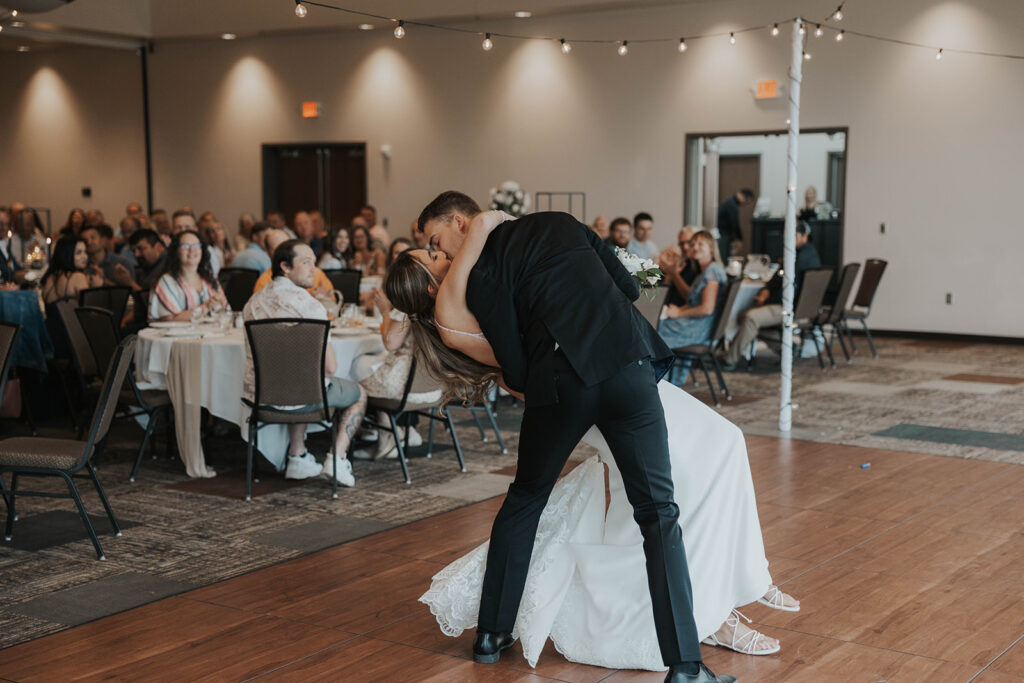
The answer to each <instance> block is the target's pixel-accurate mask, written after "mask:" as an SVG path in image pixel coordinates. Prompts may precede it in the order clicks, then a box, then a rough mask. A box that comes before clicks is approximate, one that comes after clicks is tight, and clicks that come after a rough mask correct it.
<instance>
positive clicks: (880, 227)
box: [878, 223, 885, 235]
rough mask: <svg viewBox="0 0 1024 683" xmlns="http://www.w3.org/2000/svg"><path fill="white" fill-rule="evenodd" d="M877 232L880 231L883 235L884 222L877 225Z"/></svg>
mask: <svg viewBox="0 0 1024 683" xmlns="http://www.w3.org/2000/svg"><path fill="white" fill-rule="evenodd" d="M878 232H880V233H882V234H883V235H884V234H885V223H882V224H881V225H879V226H878Z"/></svg>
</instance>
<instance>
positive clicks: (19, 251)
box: [7, 202, 50, 279]
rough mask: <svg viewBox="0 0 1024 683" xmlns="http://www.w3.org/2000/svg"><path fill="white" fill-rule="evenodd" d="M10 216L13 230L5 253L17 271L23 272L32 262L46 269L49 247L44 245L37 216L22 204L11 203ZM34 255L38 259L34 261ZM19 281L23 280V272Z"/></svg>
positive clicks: (44, 236) (32, 210)
mask: <svg viewBox="0 0 1024 683" xmlns="http://www.w3.org/2000/svg"><path fill="white" fill-rule="evenodd" d="M10 216H11V223H12V224H13V228H14V229H13V230H12V231H11V239H10V240H8V243H7V251H8V253H9V254H10V255H11V258H13V259H14V261H15V263H17V264H18V270H20V271H25V270H26V269H28V268H29V266H30V262H31V261H33V260H35V261H36V262H37V263H41V264H42V267H43V268H46V267H47V266H48V265H49V262H50V246H49V245H48V244H47V243H46V233H45V231H44V230H43V222H42V220H40V218H39V214H37V213H36V210H35V209H33V208H30V207H26V206H25V205H24V204H23V203H22V202H13V203H12V204H11V208H10ZM36 247H38V248H39V251H38V252H36V251H35V249H36ZM34 253H38V254H39V255H40V258H39V259H34V257H33V254H34ZM21 279H24V272H22V278H21Z"/></svg>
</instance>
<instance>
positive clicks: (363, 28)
mask: <svg viewBox="0 0 1024 683" xmlns="http://www.w3.org/2000/svg"><path fill="white" fill-rule="evenodd" d="M359 30H360V31H372V30H373V24H359Z"/></svg>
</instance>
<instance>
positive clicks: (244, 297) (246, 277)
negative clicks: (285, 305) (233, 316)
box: [217, 268, 260, 311]
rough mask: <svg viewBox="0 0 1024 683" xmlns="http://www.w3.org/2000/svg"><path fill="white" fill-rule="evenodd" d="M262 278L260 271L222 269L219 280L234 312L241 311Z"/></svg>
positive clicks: (218, 276)
mask: <svg viewBox="0 0 1024 683" xmlns="http://www.w3.org/2000/svg"><path fill="white" fill-rule="evenodd" d="M259 277H260V272H259V271H258V270H250V269H248V268H221V269H220V272H219V273H218V274H217V280H218V281H219V282H220V286H221V288H222V289H223V290H224V296H225V297H226V298H227V300H228V305H230V306H231V310H232V311H240V310H242V309H243V308H245V304H246V303H247V302H248V301H249V297H251V296H252V290H253V288H254V287H255V286H256V280H258V279H259Z"/></svg>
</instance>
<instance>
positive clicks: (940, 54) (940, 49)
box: [935, 47, 942, 60]
mask: <svg viewBox="0 0 1024 683" xmlns="http://www.w3.org/2000/svg"><path fill="white" fill-rule="evenodd" d="M935 59H937V60H938V59H942V48H941V47H940V48H939V51H938V52H936V53H935Z"/></svg>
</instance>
